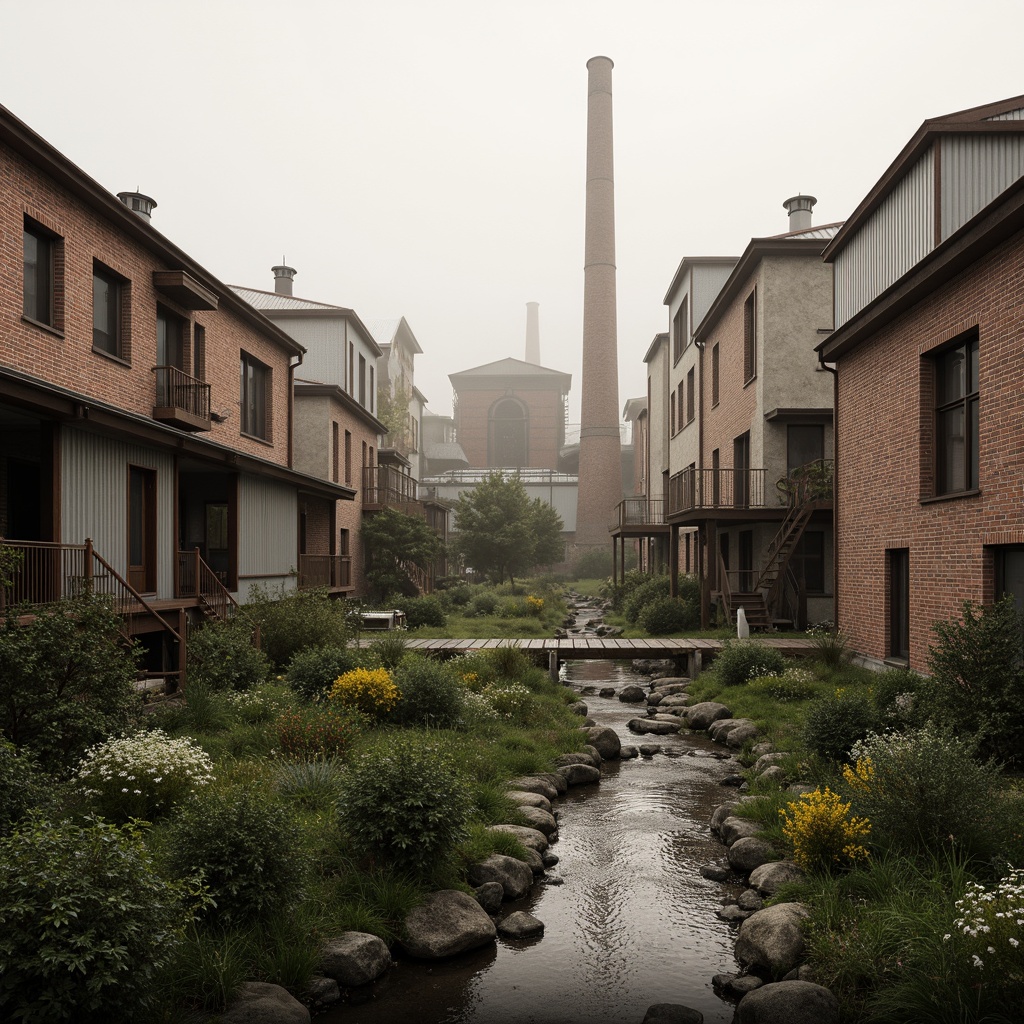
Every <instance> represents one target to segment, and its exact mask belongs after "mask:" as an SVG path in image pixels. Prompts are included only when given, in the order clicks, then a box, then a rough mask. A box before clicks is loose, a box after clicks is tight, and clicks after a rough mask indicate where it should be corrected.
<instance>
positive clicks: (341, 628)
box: [242, 587, 352, 668]
mask: <svg viewBox="0 0 1024 1024" xmlns="http://www.w3.org/2000/svg"><path fill="white" fill-rule="evenodd" d="M347 611H348V609H347V606H346V605H345V602H344V601H334V600H332V599H331V598H330V597H329V596H328V594H327V592H326V591H323V590H295V591H292V592H290V593H288V594H284V595H274V596H272V595H270V594H269V593H268V592H267V591H265V590H262V589H261V588H259V587H253V589H252V591H251V593H250V595H249V603H248V604H247V605H246V606H245V608H244V609H243V611H242V615H243V616H244V618H246V619H247V620H248V621H249V622H251V623H252V624H253V625H254V626H259V630H260V647H261V648H262V650H263V651H264V652H265V653H266V655H267V657H268V658H269V659H270V660H271V662H272V663H273V665H274V666H275V667H278V668H282V667H283V666H285V665H287V664H288V662H289V661H291V659H292V658H293V657H294V656H295V655H296V654H297V653H298V652H299V651H302V650H305V649H306V648H308V647H344V646H345V645H346V644H347V643H348V641H349V639H350V638H351V636H352V629H351V627H350V625H349V622H348V616H347Z"/></svg>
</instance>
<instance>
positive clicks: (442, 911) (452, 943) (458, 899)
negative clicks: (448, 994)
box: [402, 858, 511, 960]
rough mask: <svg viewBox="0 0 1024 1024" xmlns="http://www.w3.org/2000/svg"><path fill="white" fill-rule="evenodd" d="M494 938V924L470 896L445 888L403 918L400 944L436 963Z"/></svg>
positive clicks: (422, 957) (496, 933) (495, 931)
mask: <svg viewBox="0 0 1024 1024" xmlns="http://www.w3.org/2000/svg"><path fill="white" fill-rule="evenodd" d="M509 859H511V858H509ZM497 935H498V932H497V929H496V928H495V927H494V922H493V921H492V920H491V919H490V918H489V917H488V916H487V913H486V912H485V911H484V909H483V907H481V906H480V904H479V903H477V901H476V900H475V899H473V897H472V896H470V895H469V894H468V893H464V892H458V891H456V890H454V889H445V890H442V891H441V892H434V893H431V894H430V895H429V896H428V897H427V898H426V899H425V900H424V901H423V902H422V903H421V904H420V905H419V906H418V907H416V908H415V909H414V910H412V911H410V913H409V914H408V915H407V916H406V918H405V938H404V939H403V940H402V945H403V946H404V947H405V949H406V950H407V951H408V952H409V953H410V954H411V955H412V956H415V957H419V958H420V959H424V960H439V959H442V958H444V957H449V956H455V954H456V953H464V952H465V951H466V950H468V949H476V948H477V947H479V946H486V945H487V944H488V943H489V942H493V941H494V940H495V939H496V938H497Z"/></svg>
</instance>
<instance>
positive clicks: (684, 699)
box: [660, 693, 692, 708]
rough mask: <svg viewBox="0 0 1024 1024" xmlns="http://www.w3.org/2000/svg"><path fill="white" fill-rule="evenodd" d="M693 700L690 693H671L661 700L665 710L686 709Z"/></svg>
mask: <svg viewBox="0 0 1024 1024" xmlns="http://www.w3.org/2000/svg"><path fill="white" fill-rule="evenodd" d="M691 699H692V698H691V697H690V695H689V694H688V693H670V694H668V695H667V696H665V697H662V698H661V705H660V706H661V707H663V708H685V707H686V705H687V704H689V703H690V700H691Z"/></svg>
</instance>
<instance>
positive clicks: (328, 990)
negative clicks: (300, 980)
mask: <svg viewBox="0 0 1024 1024" xmlns="http://www.w3.org/2000/svg"><path fill="white" fill-rule="evenodd" d="M340 1001H341V988H340V987H339V986H338V983H337V982H336V981H335V980H334V979H333V978H325V977H323V976H322V975H319V974H314V975H313V977H312V978H310V979H309V984H308V985H307V986H306V988H305V990H304V991H303V993H302V998H301V1000H300V1002H302V1003H304V1004H305V1005H306V1006H308V1007H311V1008H312V1009H314V1010H323V1009H326V1008H327V1007H328V1006H333V1005H334V1004H335V1003H337V1002H340Z"/></svg>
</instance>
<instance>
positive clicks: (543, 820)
mask: <svg viewBox="0 0 1024 1024" xmlns="http://www.w3.org/2000/svg"><path fill="white" fill-rule="evenodd" d="M577 768H579V769H586V770H587V771H591V772H596V771H597V769H596V768H594V767H593V766H591V765H583V764H574V765H572V766H571V767H570V768H563V769H561V771H571V770H573V769H577ZM600 774H601V773H600V772H598V775H599V776H600ZM519 813H520V815H522V818H523V821H524V823H525V824H526V825H529V827H530V828H535V829H536V830H537V831H538V832H543V833H544V835H546V836H550V835H551V834H552V833H553V832H557V831H558V822H557V821H555V817H554V815H553V814H552V813H551V812H550V811H545V810H543V809H542V808H540V807H520V808H519Z"/></svg>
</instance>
